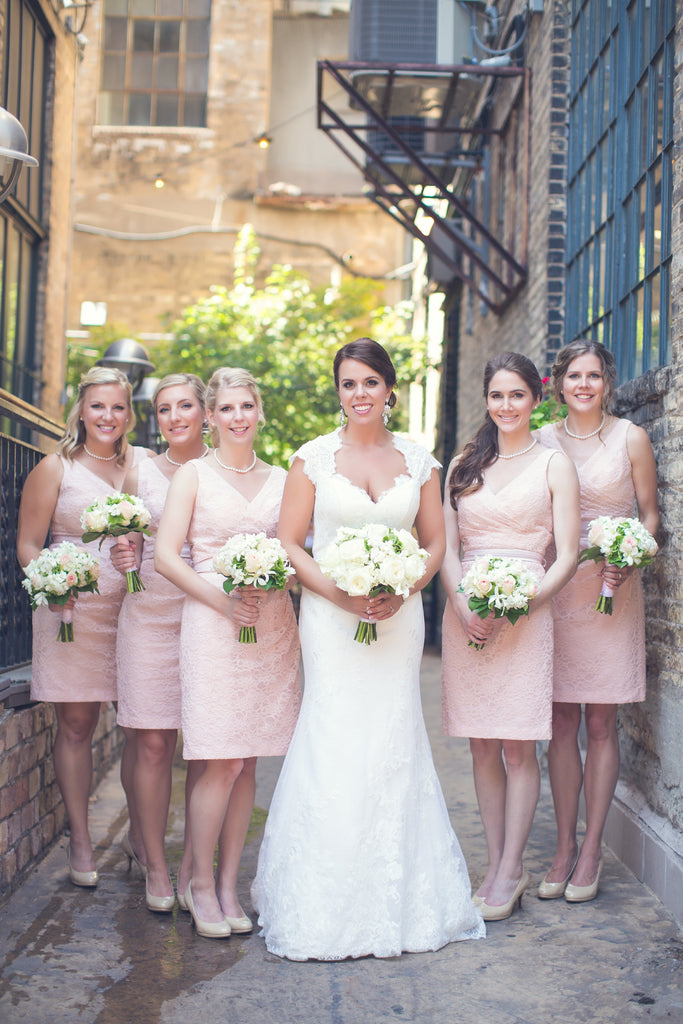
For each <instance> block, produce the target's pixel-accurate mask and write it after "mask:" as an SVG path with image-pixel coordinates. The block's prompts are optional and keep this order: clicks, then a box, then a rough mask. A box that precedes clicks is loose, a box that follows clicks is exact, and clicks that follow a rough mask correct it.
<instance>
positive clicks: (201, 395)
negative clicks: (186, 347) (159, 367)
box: [152, 373, 206, 412]
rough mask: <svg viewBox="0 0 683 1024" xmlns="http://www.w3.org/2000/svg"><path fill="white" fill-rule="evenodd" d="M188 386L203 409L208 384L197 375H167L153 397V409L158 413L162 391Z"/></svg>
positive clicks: (158, 385) (156, 388)
mask: <svg viewBox="0 0 683 1024" xmlns="http://www.w3.org/2000/svg"><path fill="white" fill-rule="evenodd" d="M184 385H187V386H188V387H189V388H190V389H191V391H192V393H193V394H194V396H195V398H196V399H197V401H198V402H199V404H200V405H201V407H202V409H203V408H204V407H205V405H206V384H205V383H204V381H203V380H201V378H200V377H198V376H197V374H196V373H167V374H166V376H165V377H162V378H161V380H160V381H159V383H158V384H157V386H156V387H155V389H154V394H153V396H152V407H153V409H154V411H155V412H156V409H157V399H158V398H159V395H160V394H161V392H162V391H164V390H165V389H166V388H174V387H183V386H184Z"/></svg>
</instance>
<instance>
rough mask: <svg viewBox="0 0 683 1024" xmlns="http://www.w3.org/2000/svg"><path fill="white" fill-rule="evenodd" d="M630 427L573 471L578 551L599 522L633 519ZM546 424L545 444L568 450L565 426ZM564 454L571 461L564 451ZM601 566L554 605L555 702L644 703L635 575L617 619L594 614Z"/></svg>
mask: <svg viewBox="0 0 683 1024" xmlns="http://www.w3.org/2000/svg"><path fill="white" fill-rule="evenodd" d="M630 426H631V422H630V420H624V419H614V420H612V423H611V426H610V429H609V430H607V431H605V432H604V433H603V435H602V437H603V441H604V445H600V446H599V447H598V448H595V449H594V450H593V452H592V453H591V454H590V455H589V457H588V458H587V459H586V460H585V462H583V463H581V465H579V464H576V463H575V465H576V471H577V473H578V475H579V485H580V488H581V544H580V546H581V548H582V549H583V548H586V547H588V539H587V535H588V524H589V523H590V521H591V519H595V518H597V516H628V517H629V518H630V517H632V516H633V515H634V514H635V513H634V502H635V490H634V486H633V477H632V474H631V462H630V460H629V457H628V451H627V449H626V435H627V433H628V429H629V427H630ZM559 428H560V429H558V425H556V424H552V423H549V424H546V425H545V426H544V427H542V428H541V430H540V432H539V439H540V441H541V442H542V444H545V445H547V446H548V447H550V448H557V449H560V450H564V448H563V445H562V440H563V438H564V437H565V436H566V435H565V433H564V430H563V429H562V424H559ZM567 454H569V453H568V452H567ZM601 570H602V562H585V563H582V564H581V565H580V566H579V568H578V569H577V571H576V575H575V576H574V578H573V579H571V580H570V581H569V583H568V584H567V585H566V587H563V588H562V590H561V591H560V593H559V594H557V596H556V597H555V598H554V599H553V602H552V610H553V616H554V618H555V660H554V687H553V699H554V700H556V701H558V702H562V703H568V704H582V703H589V704H626V703H630V702H632V701H640V700H645V611H644V602H643V585H642V582H641V578H640V573H639V572H638V571H636V572H633V573H632V574H631V575H630V576H629V577H628V579H627V580H626V581H625V582H624V583H622V585H621V586H620V587H619V589H618V590H617V591H616V593H615V596H614V610H613V614H612V615H601V614H600V613H599V612H596V611H595V603H596V601H597V599H598V596H599V594H600V588H601V586H602V579H601V577H600V572H601Z"/></svg>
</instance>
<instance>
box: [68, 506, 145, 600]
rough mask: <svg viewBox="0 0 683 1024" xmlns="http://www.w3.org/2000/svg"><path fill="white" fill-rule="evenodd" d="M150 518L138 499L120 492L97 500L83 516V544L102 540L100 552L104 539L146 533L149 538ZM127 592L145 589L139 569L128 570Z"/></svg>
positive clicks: (131, 592)
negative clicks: (126, 534) (98, 539)
mask: <svg viewBox="0 0 683 1024" xmlns="http://www.w3.org/2000/svg"><path fill="white" fill-rule="evenodd" d="M151 518H152V516H151V515H150V513H149V512H148V510H147V509H146V508H145V506H144V505H143V503H142V502H141V501H140V499H139V498H138V497H136V495H134V494H121V493H120V492H118V491H117V492H115V493H114V494H108V495H106V497H104V498H98V499H97V501H95V502H93V504H92V505H88V507H87V508H86V510H85V511H84V512H82V513H81V526H82V528H83V530H84V533H83V535H82V537H81V540H82V541H83V543H84V544H89V543H90V541H93V540H97V538H98V537H99V538H100V545H99V546H100V548H101V547H102V541H103V540H104V538H105V537H121V536H123V534H125V533H144V534H146V536H148V537H149V530H148V529H147V527H148V526H149V524H150V521H151ZM126 588H127V590H128V593H129V594H135V593H137V592H138V591H139V590H144V589H145V585H144V583H143V582H142V580H141V579H140V574H139V572H138V571H137V569H129V571H128V572H127V573H126Z"/></svg>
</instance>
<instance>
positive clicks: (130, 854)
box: [121, 832, 147, 878]
mask: <svg viewBox="0 0 683 1024" xmlns="http://www.w3.org/2000/svg"><path fill="white" fill-rule="evenodd" d="M121 849H122V850H123V852H124V853H125V855H126V857H127V858H128V870H129V871H130V870H131V869H132V867H133V861H135V864H136V865H137V867H138V870H139V871H140V873H141V874H142V876H143V878H146V877H147V868H146V867H145V865H144V864H143V863H142V861H141V860H140V858H139V857H138V855H137V853H136V852H135V850H134V849H133V844H132V843H131V841H130V834H129V833H128V832H125V833H124V836H123V839H122V840H121Z"/></svg>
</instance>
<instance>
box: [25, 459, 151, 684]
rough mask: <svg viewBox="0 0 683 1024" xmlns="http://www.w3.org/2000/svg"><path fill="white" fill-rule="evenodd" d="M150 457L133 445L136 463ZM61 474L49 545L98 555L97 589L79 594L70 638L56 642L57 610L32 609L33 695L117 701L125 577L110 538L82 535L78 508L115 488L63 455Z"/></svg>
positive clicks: (113, 492) (82, 507)
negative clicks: (74, 547)
mask: <svg viewBox="0 0 683 1024" xmlns="http://www.w3.org/2000/svg"><path fill="white" fill-rule="evenodd" d="M147 458H148V453H147V450H146V449H145V448H137V449H134V464H136V465H137V464H138V463H140V462H141V461H142V460H146V459H147ZM62 464H63V466H64V477H63V479H62V483H61V486H60V488H59V496H58V498H57V504H56V506H55V511H54V515H53V517H52V522H51V523H50V537H51V542H52V543H51V545H50V546H51V547H54V546H55V545H57V544H60V543H61V542H62V541H64V540H69V541H71V542H72V543H73V544H77V545H78V547H82V548H86V550H88V551H91V552H92V553H93V554H95V555H98V556H99V559H100V577H99V581H98V585H99V594H79V596H78V600H77V601H76V607H75V608H74V612H73V627H74V640H73V643H68V644H65V643H58V642H57V632H58V630H59V615H58V614H56V613H55V612H51V611H50V609H49V608H45V607H41V608H38V609H36V611H35V612H34V613H33V664H32V674H31V699H32V700H51V701H58V702H69V701H98V700H116V697H117V691H116V627H117V622H118V617H119V609H120V608H121V602H122V601H123V595H124V594H125V593H126V579H125V576H122V575H121V573H119V572H117V571H116V569H115V568H114V566H113V565H112V563H111V558H110V557H109V550H110V548H111V546H112V544H113V540H112V539H111V538H106V539H105V540H104V541H103V542H102V548H101V549H100V548H99V547H98V545H99V541H96V540H95V541H91V542H90V544H84V543H83V541H82V540H81V535H82V533H83V528H82V526H81V513H82V512H83V510H84V509H85V508H87V507H88V505H91V504H92V503H93V501H96V500H97V498H100V497H104V496H106V495H108V494H115V493H116V492H115V489H114V488H113V487H109V486H108V485H107V483H106V482H105V481H104V480H102V479H101V478H100V477H98V476H97V475H96V474H95V473H92V472H91V471H90V470H89V469H88V468H87V466H84V465H83V463H81V462H69V460H68V459H64V458H62Z"/></svg>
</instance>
